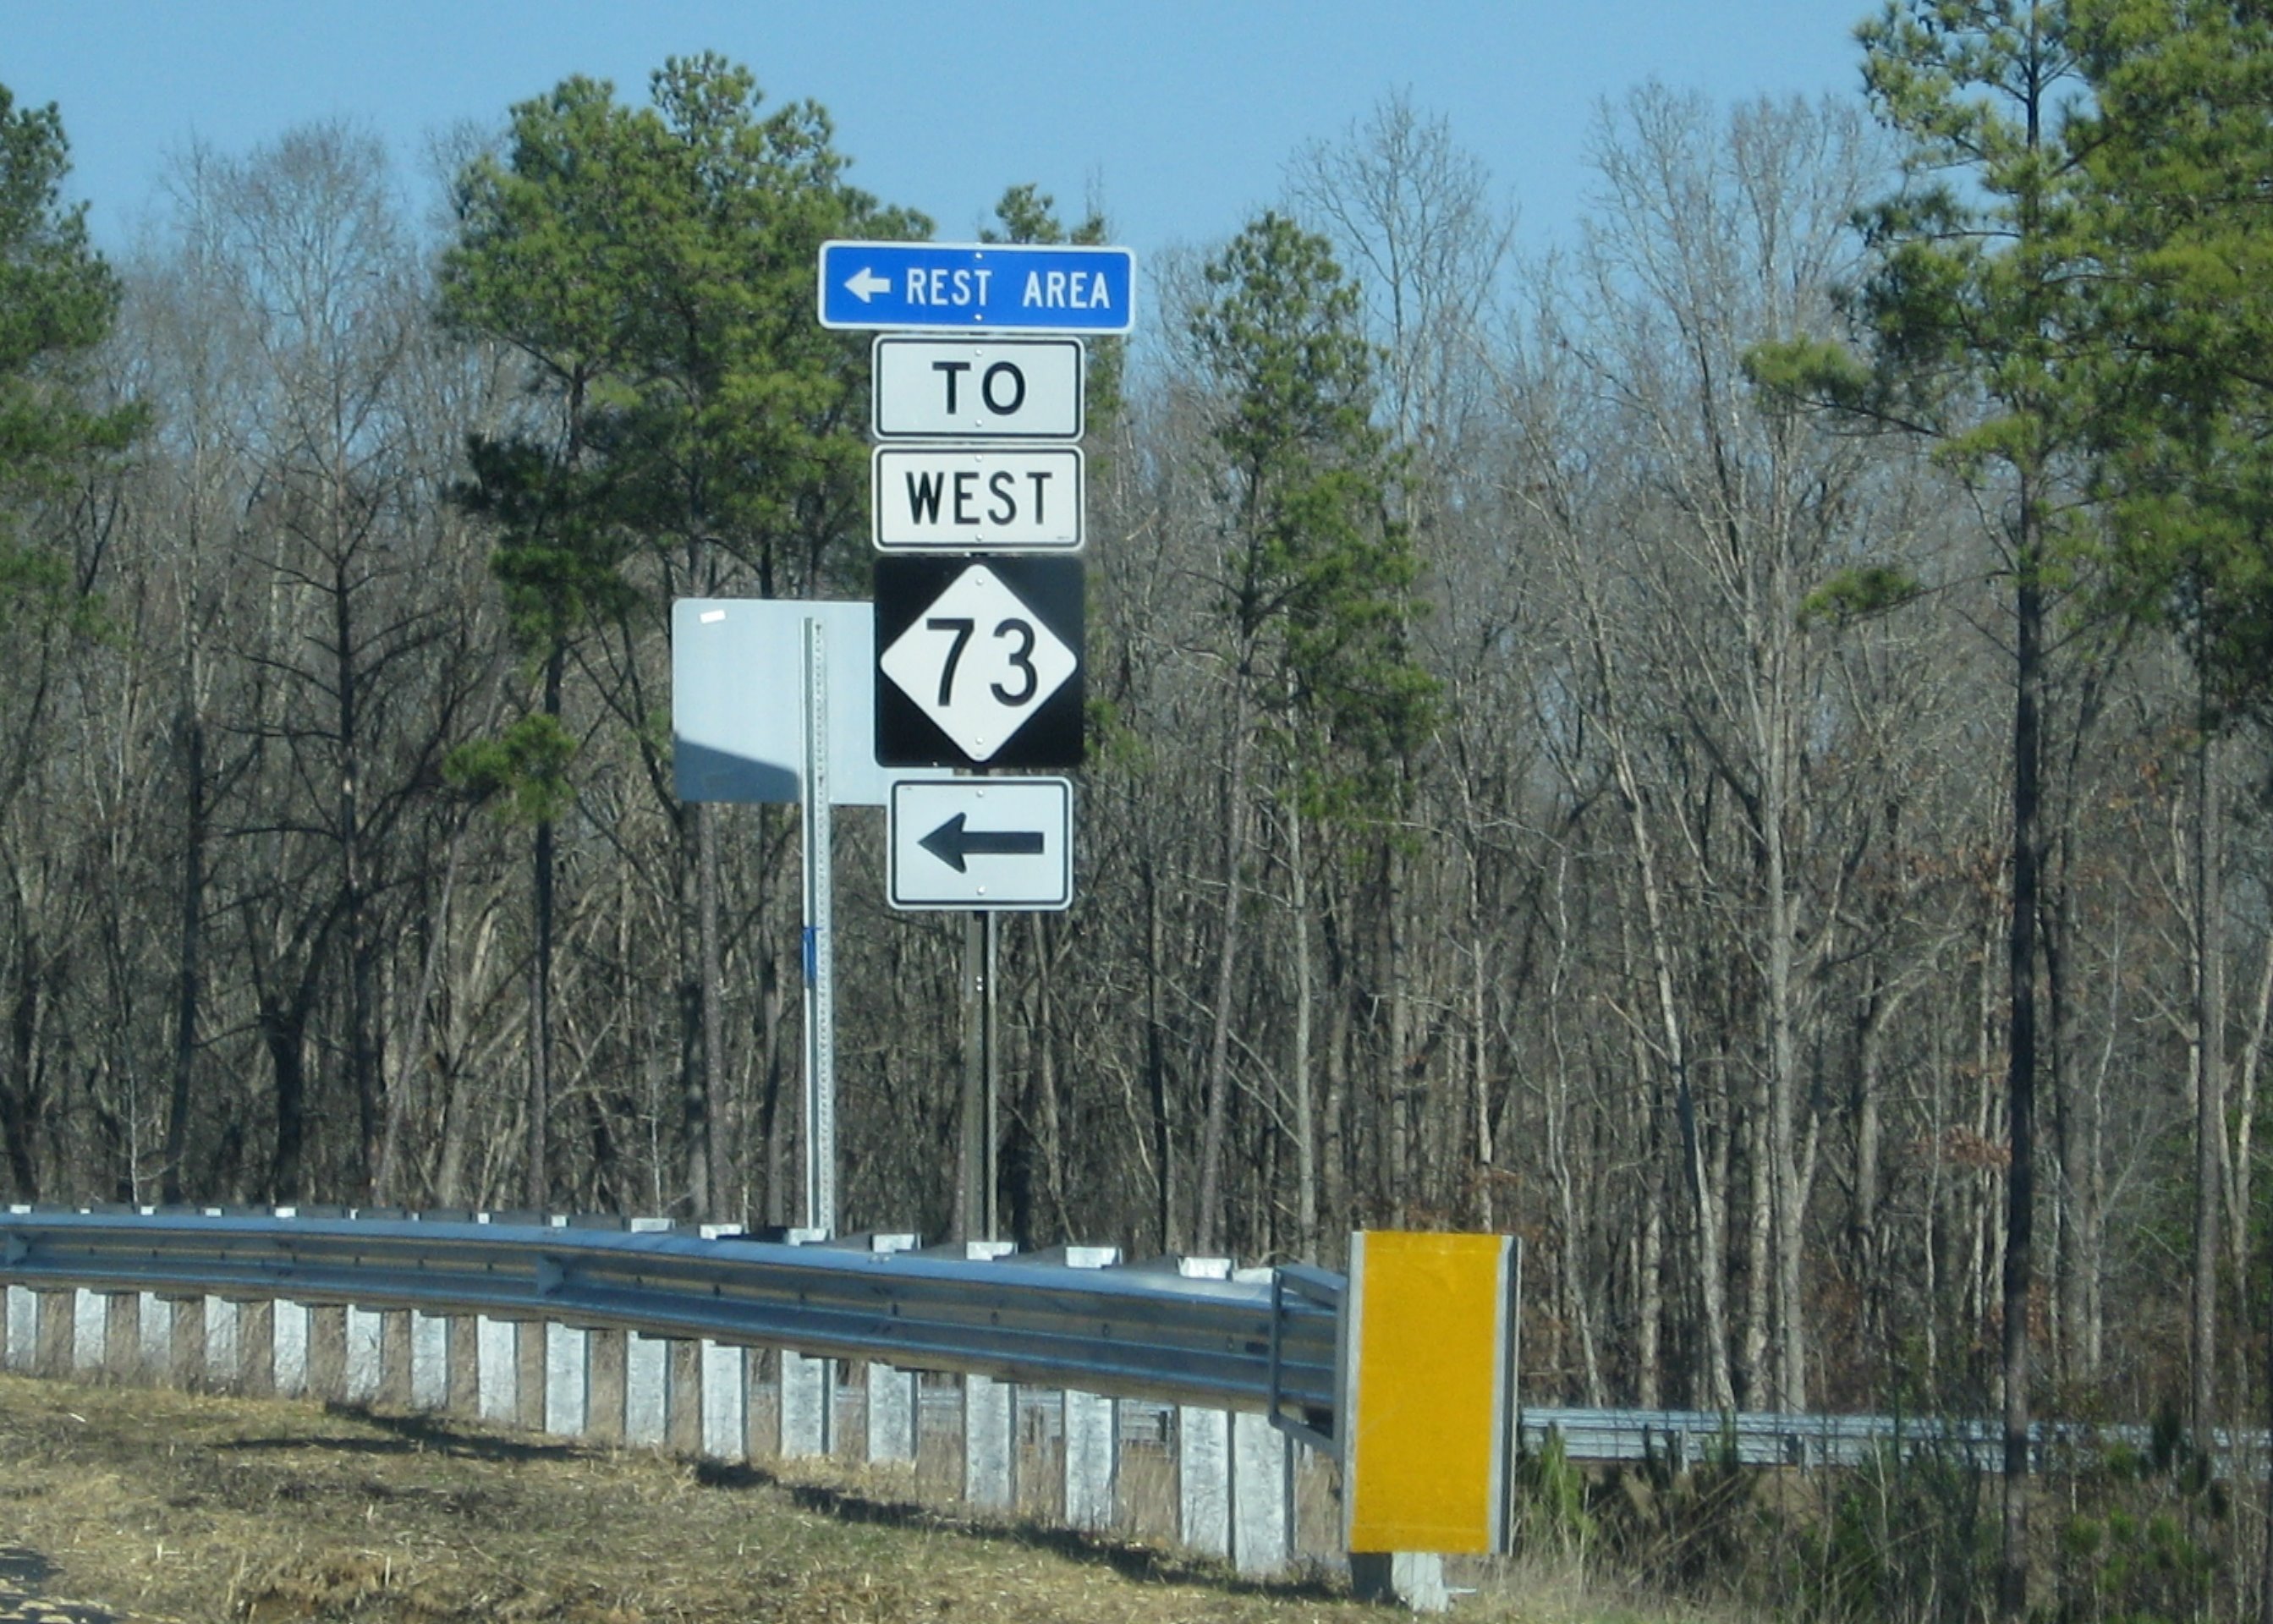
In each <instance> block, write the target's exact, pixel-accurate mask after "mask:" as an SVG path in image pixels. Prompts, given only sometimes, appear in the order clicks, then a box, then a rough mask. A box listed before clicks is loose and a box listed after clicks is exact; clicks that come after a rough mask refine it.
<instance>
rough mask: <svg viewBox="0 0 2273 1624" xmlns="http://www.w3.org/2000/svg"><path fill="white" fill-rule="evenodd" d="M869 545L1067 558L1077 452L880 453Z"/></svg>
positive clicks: (1076, 533)
mask: <svg viewBox="0 0 2273 1624" xmlns="http://www.w3.org/2000/svg"><path fill="white" fill-rule="evenodd" d="M874 471H875V476H874V493H875V502H874V510H873V513H872V521H873V531H872V534H873V535H874V540H875V543H876V545H877V546H878V547H879V548H880V549H881V550H884V551H886V552H893V551H899V550H907V551H946V552H981V551H987V552H1015V551H1031V552H1067V551H1070V550H1073V549H1075V548H1077V547H1079V546H1080V545H1081V535H1082V509H1083V502H1082V489H1081V471H1082V457H1081V448H1080V447H1079V446H1077V445H1016V446H1001V447H990V446H985V445H970V446H960V445H958V446H939V447H932V446H910V445H880V446H878V447H877V448H876V450H875V452H874Z"/></svg>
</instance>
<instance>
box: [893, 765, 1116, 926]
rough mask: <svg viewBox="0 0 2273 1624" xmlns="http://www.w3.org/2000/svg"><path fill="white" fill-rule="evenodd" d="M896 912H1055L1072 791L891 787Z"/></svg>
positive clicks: (1067, 887) (980, 782)
mask: <svg viewBox="0 0 2273 1624" xmlns="http://www.w3.org/2000/svg"><path fill="white" fill-rule="evenodd" d="M890 822H891V838H890V841H889V847H888V849H889V854H890V855H889V859H888V861H887V864H886V875H887V880H888V883H887V886H886V887H885V889H886V895H887V896H888V898H889V901H890V902H891V904H892V906H893V907H895V908H911V909H922V908H958V909H976V908H1024V909H1061V908H1064V907H1066V906H1067V905H1068V904H1069V903H1070V902H1072V901H1073V786H1072V785H1071V784H1069V782H1067V781H1066V780H1064V779H1062V778H950V779H934V780H929V781H922V782H917V781H902V782H897V783H895V784H894V785H893V786H892V799H891V815H890Z"/></svg>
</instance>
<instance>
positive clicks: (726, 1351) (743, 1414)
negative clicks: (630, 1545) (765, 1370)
mask: <svg viewBox="0 0 2273 1624" xmlns="http://www.w3.org/2000/svg"><path fill="white" fill-rule="evenodd" d="M697 1232H698V1233H700V1234H701V1237H702V1239H705V1240H719V1239H724V1238H725V1237H727V1236H729V1235H739V1234H740V1233H742V1226H741V1225H740V1224H703V1225H701V1227H700V1229H699V1231H697ZM699 1345H700V1347H701V1355H700V1363H699V1366H698V1368H699V1370H700V1372H701V1374H700V1376H699V1377H698V1378H697V1380H698V1381H700V1383H701V1387H700V1388H699V1391H700V1393H701V1397H700V1398H699V1399H698V1400H697V1403H699V1404H700V1406H701V1408H700V1410H699V1411H698V1413H699V1414H700V1415H701V1446H700V1447H701V1453H702V1454H704V1455H707V1456H709V1457H710V1458H711V1459H712V1460H716V1461H746V1460H748V1459H749V1458H750V1361H749V1359H748V1358H747V1357H746V1352H745V1350H744V1349H743V1348H742V1346H741V1344H740V1343H723V1342H718V1341H715V1340H714V1339H712V1338H710V1337H708V1336H705V1337H704V1338H702V1340H701V1343H700V1344H699Z"/></svg>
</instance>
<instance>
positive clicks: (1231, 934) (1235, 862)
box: [1192, 677, 1249, 1253]
mask: <svg viewBox="0 0 2273 1624" xmlns="http://www.w3.org/2000/svg"><path fill="white" fill-rule="evenodd" d="M1247 713H1248V699H1247V683H1246V679H1245V677H1237V678H1235V679H1234V684H1233V688H1232V707H1231V760H1230V762H1229V765H1228V767H1227V769H1226V771H1225V774H1224V801H1223V870H1222V873H1223V917H1222V923H1221V930H1220V934H1219V937H1218V939H1217V942H1216V958H1215V986H1214V991H1213V995H1212V1000H1211V1008H1210V1014H1211V1015H1212V1023H1211V1026H1210V1029H1209V1033H1208V1054H1207V1074H1206V1078H1205V1082H1204V1087H1205V1090H1206V1092H1205V1096H1204V1098H1205V1104H1204V1117H1205V1119H1204V1123H1203V1126H1202V1127H1201V1129H1200V1169H1199V1190H1198V1194H1197V1200H1196V1201H1195V1203H1194V1211H1193V1224H1192V1236H1193V1244H1194V1245H1195V1246H1197V1247H1198V1248H1199V1250H1200V1251H1201V1252H1202V1253H1212V1252H1213V1251H1214V1250H1215V1249H1216V1247H1217V1246H1218V1245H1219V1237H1220V1236H1221V1234H1222V1232H1223V1228H1222V1225H1223V1148H1224V1124H1225V1119H1226V1118H1227V1115H1228V1114H1229V1110H1230V1104H1231V1022H1232V986H1233V978H1234V972H1235V971H1236V970H1237V969H1238V966H1239V946H1240V928H1239V927H1240V913H1241V909H1240V902H1241V898H1242V894H1243V892H1244V890H1245V888H1246V887H1245V882H1244V879H1243V877H1242V871H1243V870H1244V869H1245V867H1246V864H1247V770H1248V756H1249V737H1248V735H1249V726H1248V714H1247Z"/></svg>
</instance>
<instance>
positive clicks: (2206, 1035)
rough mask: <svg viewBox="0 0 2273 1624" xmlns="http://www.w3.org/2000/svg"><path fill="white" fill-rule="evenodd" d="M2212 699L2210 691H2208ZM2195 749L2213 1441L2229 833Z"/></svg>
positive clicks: (2202, 1286)
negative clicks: (2226, 875)
mask: <svg viewBox="0 0 2273 1624" xmlns="http://www.w3.org/2000/svg"><path fill="white" fill-rule="evenodd" d="M2203 697H2204V700H2205V701H2206V700H2207V699H2208V695H2207V694H2206V693H2205V695H2204V696H2203ZM2203 726H2204V731H2203V733H2202V740H2201V743H2200V744H2199V745H2198V746H2197V747H2196V749H2195V751H2194V770H2195V774H2196V778H2197V788H2196V800H2195V810H2196V817H2197V819H2198V822H2199V827H2198V828H2197V830H2196V834H2195V839H2194V1057H2195V1060H2194V1083H2195V1090H2194V1302H2193V1308H2194V1327H2193V1329H2194V1335H2193V1336H2192V1338H2191V1340H2192V1343H2193V1354H2194V1359H2193V1366H2194V1382H2193V1388H2192V1394H2191V1401H2192V1419H2193V1422H2194V1430H2195V1433H2196V1435H2197V1436H2198V1437H2200V1438H2203V1439H2207V1438H2208V1437H2209V1432H2210V1429H2211V1428H2212V1427H2213V1426H2216V1425H2217V1261H2218V1204H2219V1202H2220V1201H2221V1199H2222V1198H2223V1196H2224V1182H2225V1176H2224V1155H2225V940H2224V938H2225V932H2224V922H2225V832H2224V827H2223V819H2224V796H2223V793H2222V790H2221V788H2220V785H2219V781H2218V758H2219V754H2220V752H2219V750H2218V748H2217V734H2216V733H2215V732H2212V731H2209V727H2208V718H2207V717H2205V718H2204V723H2203Z"/></svg>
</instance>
